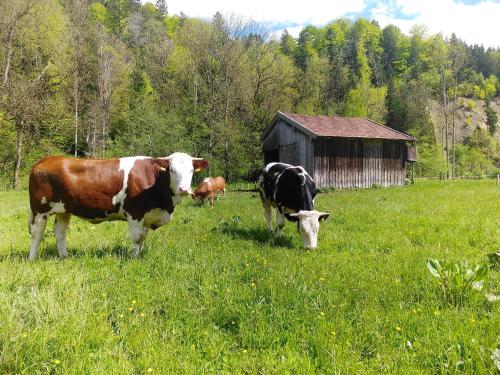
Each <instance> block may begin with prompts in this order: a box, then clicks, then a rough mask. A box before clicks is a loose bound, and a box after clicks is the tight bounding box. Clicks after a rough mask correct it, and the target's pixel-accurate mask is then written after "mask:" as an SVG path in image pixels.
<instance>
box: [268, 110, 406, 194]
mask: <svg viewBox="0 0 500 375" xmlns="http://www.w3.org/2000/svg"><path fill="white" fill-rule="evenodd" d="M415 142H416V140H415V138H413V137H411V136H409V135H408V134H405V133H402V132H399V131H397V130H394V129H392V128H389V127H387V126H383V125H380V124H378V123H376V122H374V121H371V120H368V119H365V118H348V117H328V116H311V115H299V114H295V113H286V112H278V113H277V114H276V116H275V117H274V119H273V120H272V122H271V124H270V125H269V126H268V127H267V128H266V129H265V131H264V133H263V136H262V150H263V152H264V161H265V163H269V162H272V161H281V162H284V163H289V164H292V165H301V166H303V167H304V168H305V169H306V170H307V171H308V172H309V174H311V176H313V178H314V180H315V181H316V183H317V185H318V186H320V187H337V188H344V187H345V188H347V187H371V186H372V185H374V184H377V185H381V186H391V185H402V184H404V183H405V179H406V163H407V162H412V161H415V160H416V152H415V148H414V144H415Z"/></svg>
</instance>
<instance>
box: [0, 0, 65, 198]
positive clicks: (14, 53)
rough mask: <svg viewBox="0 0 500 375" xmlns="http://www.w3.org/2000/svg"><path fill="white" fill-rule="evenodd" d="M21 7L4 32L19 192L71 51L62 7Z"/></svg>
mask: <svg viewBox="0 0 500 375" xmlns="http://www.w3.org/2000/svg"><path fill="white" fill-rule="evenodd" d="M18 4H20V8H19V9H21V10H19V9H18V8H14V10H13V12H12V13H11V18H10V22H7V28H5V29H3V30H2V36H3V37H5V35H7V40H8V43H7V59H6V63H5V69H4V77H3V83H2V93H3V94H2V103H1V109H2V110H3V111H4V112H5V115H6V119H7V120H8V121H9V122H11V123H12V124H13V125H14V128H15V131H16V145H15V150H16V151H15V159H14V165H13V180H12V186H13V188H14V189H18V188H19V178H20V169H21V163H22V156H23V144H24V141H25V138H26V135H27V134H28V133H31V134H33V133H35V132H36V130H37V125H39V124H40V123H41V121H42V119H43V118H44V117H46V116H47V113H46V112H45V109H46V108H45V107H44V103H46V102H47V101H48V100H49V99H50V96H51V95H52V94H53V90H52V89H53V87H54V86H57V85H58V84H59V77H60V75H61V69H60V68H61V64H63V61H61V57H63V56H64V53H63V51H64V48H65V47H66V46H67V41H66V39H65V38H64V37H65V35H66V32H65V28H64V27H65V23H64V21H63V14H62V9H61V7H60V5H59V4H58V3H57V2H55V1H52V0H44V1H39V2H37V3H34V2H31V1H25V2H21V3H18ZM1 5H2V6H5V4H1ZM21 14H22V15H23V16H22V17H20V15H21ZM9 41H10V42H9Z"/></svg>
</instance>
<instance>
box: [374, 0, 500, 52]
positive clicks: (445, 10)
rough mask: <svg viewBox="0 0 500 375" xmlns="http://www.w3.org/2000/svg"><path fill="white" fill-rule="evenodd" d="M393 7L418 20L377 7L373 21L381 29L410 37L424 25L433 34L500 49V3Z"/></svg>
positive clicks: (407, 2) (427, 2)
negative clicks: (388, 27)
mask: <svg viewBox="0 0 500 375" xmlns="http://www.w3.org/2000/svg"><path fill="white" fill-rule="evenodd" d="M392 4H394V5H396V6H399V7H401V8H400V9H401V11H402V12H403V13H404V14H406V15H407V16H415V17H414V18H413V17H412V19H410V20H408V19H398V18H396V17H395V16H394V15H393V14H392V13H391V11H390V9H389V8H387V7H386V8H382V7H377V8H376V9H373V10H372V17H373V18H374V19H376V20H377V21H378V22H379V24H380V26H381V27H384V26H386V25H388V24H393V25H396V26H398V27H399V28H400V29H401V30H402V31H403V32H405V33H408V32H409V31H410V29H411V27H412V26H413V25H415V24H424V25H426V26H427V27H428V30H429V33H431V34H435V33H442V34H443V35H444V36H450V35H451V34H452V33H455V34H456V35H457V36H458V37H459V38H460V39H462V40H465V41H466V42H467V43H468V44H483V45H484V46H485V47H500V27H499V25H498V22H499V21H500V18H499V17H500V3H499V2H493V1H485V2H482V3H478V4H475V5H466V4H462V3H456V2H454V1H453V0H419V1H414V0H395V1H394V3H392Z"/></svg>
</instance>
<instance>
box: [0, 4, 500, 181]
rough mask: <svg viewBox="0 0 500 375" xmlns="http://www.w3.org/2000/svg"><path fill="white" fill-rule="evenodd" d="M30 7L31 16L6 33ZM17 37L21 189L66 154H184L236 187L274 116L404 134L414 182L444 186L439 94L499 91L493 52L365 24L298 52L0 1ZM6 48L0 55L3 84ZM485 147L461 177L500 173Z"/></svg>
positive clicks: (73, 9)
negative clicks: (371, 123)
mask: <svg viewBox="0 0 500 375" xmlns="http://www.w3.org/2000/svg"><path fill="white" fill-rule="evenodd" d="M27 4H32V5H33V9H32V10H31V11H29V12H27V13H26V15H25V16H24V18H22V20H21V22H18V23H13V22H12V19H11V18H12V17H14V15H15V14H16V9H17V10H20V9H21V8H22V7H23V6H24V5H27ZM13 24H15V25H17V26H16V30H15V32H14V34H13V35H14V36H15V37H14V43H13V45H12V46H13V51H12V52H13V53H12V62H11V67H12V69H11V72H10V76H11V77H10V78H11V79H10V80H9V82H8V85H7V87H6V88H5V89H0V90H2V93H1V98H2V99H1V100H0V113H1V114H2V120H0V121H3V123H5V124H8V127H7V128H6V129H2V132H3V133H2V134H3V135H4V138H3V139H5V140H6V144H5V145H2V150H1V153H0V158H1V159H0V166H2V167H4V168H5V170H6V172H5V173H4V175H5V176H7V177H4V179H12V176H13V175H14V174H15V173H14V169H17V170H18V171H19V170H20V171H21V174H20V175H21V179H24V181H25V180H26V174H27V171H28V170H29V167H30V163H32V162H33V161H34V160H35V156H36V157H38V156H40V155H43V154H44V153H45V152H47V153H48V152H50V153H62V154H74V152H75V148H76V152H77V154H78V155H80V156H84V155H85V156H91V157H110V156H122V155H129V154H130V153H137V154H146V155H161V154H164V153H168V152H170V151H172V150H183V151H187V152H190V153H194V154H196V155H198V156H204V157H208V158H209V159H210V162H211V163H210V168H211V170H210V173H222V174H224V175H225V176H226V177H230V178H234V179H239V178H244V177H246V176H249V175H251V174H252V172H253V171H254V170H255V169H256V168H259V167H260V166H261V158H260V157H259V156H258V155H260V153H261V150H260V148H261V144H260V136H261V134H262V130H263V129H264V128H265V127H266V126H267V125H268V124H269V121H270V120H271V118H272V117H273V116H274V114H275V113H276V111H279V110H281V111H283V110H285V111H292V112H293V111H295V112H302V113H310V114H326V115H345V116H362V117H367V118H370V119H373V120H375V121H377V122H380V123H383V124H387V125H388V126H391V127H393V128H395V129H397V130H399V131H403V132H407V133H410V134H412V135H413V136H415V137H416V138H417V139H418V140H419V150H422V152H421V153H419V155H420V156H419V157H422V161H421V162H419V166H418V170H419V173H421V174H439V173H442V162H441V161H442V157H440V156H439V152H436V150H438V149H439V147H440V145H437V143H439V142H441V141H442V140H441V139H440V137H439V136H438V137H437V138H438V139H436V136H435V134H439V132H440V130H439V129H437V128H438V126H439V124H435V125H434V124H433V123H432V121H431V117H430V107H432V103H434V102H435V101H436V100H438V101H439V102H440V103H442V102H443V100H442V92H443V88H444V91H445V93H446V95H448V101H449V102H450V104H452V102H451V101H452V100H453V99H452V98H455V96H459V97H460V96H462V97H466V98H472V97H477V98H481V99H483V98H484V99H488V100H495V99H494V97H495V96H496V94H497V92H498V89H499V82H498V77H500V71H499V70H498V67H499V66H500V52H499V51H498V50H495V49H491V50H487V51H485V50H484V48H482V47H480V46H468V45H467V44H465V43H464V42H463V41H461V40H460V39H458V38H457V37H456V36H455V35H452V37H451V38H450V39H443V37H442V36H440V35H427V31H426V30H425V28H423V27H419V26H417V27H414V28H413V29H412V31H411V33H410V35H405V34H403V33H402V32H401V30H400V29H399V28H397V27H396V26H393V25H388V26H386V27H385V28H383V29H381V28H380V27H379V25H378V24H377V23H376V22H371V21H369V20H367V19H358V20H356V21H351V20H348V19H338V20H334V21H333V22H330V23H328V24H327V25H325V26H324V27H315V26H306V27H304V29H303V30H302V31H301V33H300V35H299V38H294V37H293V36H292V35H290V34H289V33H288V32H287V31H285V32H283V34H282V36H281V39H280V40H279V41H276V40H274V39H273V38H270V37H269V35H267V34H266V33H265V32H262V30H260V29H259V27H257V26H256V25H255V24H253V23H246V22H242V21H241V20H238V19H236V18H231V17H229V18H224V17H223V16H222V15H221V14H220V13H218V14H217V15H215V16H214V18H213V19H212V20H203V19H194V18H189V17H186V15H184V14H181V15H169V14H168V12H167V2H165V1H163V0H161V1H157V2H151V1H150V2H140V1H138V0H102V1H93V2H90V3H89V2H88V1H86V0H61V1H58V0H40V1H35V2H28V1H24V0H23V1H17V2H14V3H12V2H8V1H5V0H3V1H2V0H0V38H1V39H2V40H3V41H7V40H8V35H10V34H9V33H10V31H9V27H10V26H9V25H13ZM7 48H8V44H7V43H1V44H0V67H2V69H1V70H2V73H3V72H4V71H5V70H4V69H3V68H4V67H5V66H6V61H5V59H6V56H7V55H8V53H7ZM485 77H488V78H486V79H485ZM471 103H473V102H469V106H468V109H469V110H473V109H474V108H473V107H471ZM450 108H454V107H453V106H452V107H450ZM486 111H487V116H489V117H488V119H489V122H491V124H494V123H495V121H493V120H494V117H493V116H494V115H493V112H492V111H491V110H486ZM22 119H24V121H22ZM466 121H470V120H466ZM434 127H436V129H434ZM489 129H490V132H491V134H494V132H495V125H490V126H489ZM17 135H20V137H19V139H21V141H22V142H20V143H19V144H20V147H21V150H20V155H21V159H20V163H15V164H16V167H14V163H13V160H12V158H13V156H14V159H15V155H16V152H15V148H16V139H18V137H17ZM75 137H76V138H77V139H78V142H77V144H75ZM457 139H461V137H460V136H459V137H457ZM32 140H33V142H31V141H32ZM25 141H28V142H25ZM490 141H491V142H490V143H491V144H490V145H489V146H488V147H486V148H484V147H483V148H480V151H479V152H477V150H475V148H474V147H469V146H467V147H468V148H467V149H464V148H462V149H460V150H459V153H460V155H459V156H460V163H461V164H460V168H461V170H462V171H464V173H474V174H476V173H485V172H478V171H482V170H487V171H492V170H495V168H498V167H499V163H500V156H499V152H498V146H497V145H496V144H493V143H494V142H493V141H492V138H491V137H490ZM492 142H493V143H492ZM459 146H460V145H459ZM458 148H460V147H458ZM474 157H479V158H480V160H479V159H478V160H473V158H474ZM9 165H10V167H9V168H7V167H6V166H9ZM17 165H18V166H17ZM478 165H479V166H478Z"/></svg>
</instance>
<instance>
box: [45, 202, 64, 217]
mask: <svg viewBox="0 0 500 375" xmlns="http://www.w3.org/2000/svg"><path fill="white" fill-rule="evenodd" d="M49 206H50V211H49V212H47V213H46V215H52V214H63V213H65V212H66V209H65V208H64V203H63V202H50V203H49Z"/></svg>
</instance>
